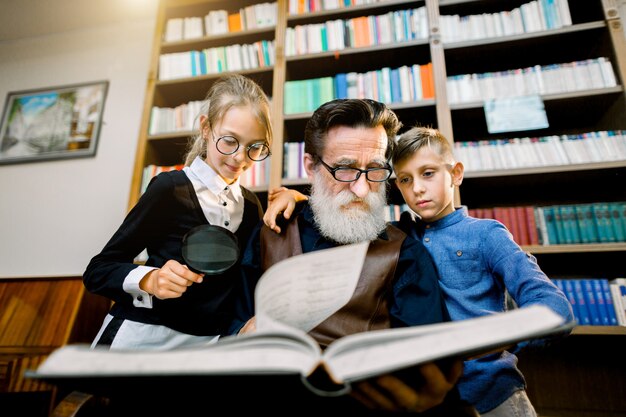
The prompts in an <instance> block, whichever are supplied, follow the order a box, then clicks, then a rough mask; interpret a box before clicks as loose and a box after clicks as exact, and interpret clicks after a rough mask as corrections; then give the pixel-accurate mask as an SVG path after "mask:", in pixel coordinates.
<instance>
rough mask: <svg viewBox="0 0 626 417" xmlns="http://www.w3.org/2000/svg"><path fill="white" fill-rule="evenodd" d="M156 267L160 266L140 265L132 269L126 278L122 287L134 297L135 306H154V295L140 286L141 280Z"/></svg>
mask: <svg viewBox="0 0 626 417" xmlns="http://www.w3.org/2000/svg"><path fill="white" fill-rule="evenodd" d="M154 269H158V268H154V267H151V266H144V265H139V266H138V267H137V268H135V269H133V270H132V271H130V273H129V274H128V275H127V276H126V278H125V279H124V284H122V288H123V289H124V291H126V292H127V293H129V294H130V295H131V297H133V305H134V306H135V307H141V308H152V295H151V294H148V293H147V292H146V291H144V290H142V289H141V288H139V281H141V279H142V278H143V277H145V276H146V274H148V273H149V272H150V271H152V270H154Z"/></svg>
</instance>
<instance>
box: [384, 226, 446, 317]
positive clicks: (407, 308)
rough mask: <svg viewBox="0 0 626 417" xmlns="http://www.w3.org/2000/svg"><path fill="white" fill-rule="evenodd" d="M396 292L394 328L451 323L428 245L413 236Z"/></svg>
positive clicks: (401, 259)
mask: <svg viewBox="0 0 626 417" xmlns="http://www.w3.org/2000/svg"><path fill="white" fill-rule="evenodd" d="M393 288H394V294H393V295H394V298H393V300H392V303H391V310H390V313H391V320H392V322H391V325H392V327H405V326H416V325H421V324H430V323H440V322H444V321H450V315H449V314H448V309H447V308H446V305H445V302H444V298H443V293H442V291H441V289H440V287H439V278H438V275H437V269H436V267H435V264H434V262H433V260H432V258H431V256H430V254H429V253H428V251H427V250H426V248H425V247H424V245H423V244H422V243H421V242H419V241H417V240H415V239H413V238H411V237H410V236H407V237H406V239H405V240H404V242H403V244H402V249H401V252H400V257H399V259H398V265H397V268H396V280H395V281H394V287H393Z"/></svg>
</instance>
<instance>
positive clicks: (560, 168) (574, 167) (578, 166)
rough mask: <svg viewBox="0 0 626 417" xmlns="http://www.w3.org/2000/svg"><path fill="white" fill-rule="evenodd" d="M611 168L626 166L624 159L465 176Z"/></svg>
mask: <svg viewBox="0 0 626 417" xmlns="http://www.w3.org/2000/svg"><path fill="white" fill-rule="evenodd" d="M611 168H626V161H609V162H593V163H587V164H568V165H555V166H545V167H533V168H511V169H506V170H492V171H466V172H465V178H485V177H494V176H509V175H530V174H550V173H560V172H568V171H573V172H579V171H587V170H598V169H600V170H602V169H611Z"/></svg>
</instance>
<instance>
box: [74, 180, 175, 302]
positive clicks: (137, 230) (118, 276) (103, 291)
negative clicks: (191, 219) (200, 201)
mask: <svg viewBox="0 0 626 417" xmlns="http://www.w3.org/2000/svg"><path fill="white" fill-rule="evenodd" d="M173 191H174V183H173V182H172V180H171V178H170V177H168V176H165V175H158V176H156V177H154V178H153V179H152V181H151V182H150V184H149V186H148V188H147V189H146V191H145V193H144V194H143V195H142V196H141V198H140V199H139V201H138V202H137V204H136V205H135V206H134V207H133V208H132V209H131V210H130V212H129V213H128V214H127V215H126V217H125V219H124V221H123V222H122V224H121V225H120V226H119V228H118V229H117V231H116V232H115V233H114V234H113V236H112V237H111V239H110V240H109V241H108V242H107V243H106V245H105V246H104V248H103V249H102V251H101V252H100V253H99V254H97V255H96V256H94V257H93V258H92V259H91V261H90V262H89V264H88V265H87V268H86V270H85V272H84V273H83V282H84V284H85V288H87V290H88V291H90V292H92V293H95V294H99V295H102V296H104V297H107V298H110V299H112V300H113V301H116V302H119V301H122V300H126V299H127V298H128V293H126V292H125V291H124V290H123V288H122V285H123V283H124V279H125V278H126V276H127V275H128V274H129V272H130V271H132V270H133V269H135V268H137V265H136V264H134V263H133V261H134V259H135V257H136V256H137V255H139V254H140V253H141V251H142V250H143V249H145V248H146V247H147V246H148V244H149V242H151V241H154V240H155V239H156V237H157V236H158V235H159V234H160V230H161V227H162V219H163V215H164V213H167V212H168V208H169V204H171V201H172V200H173V198H174V197H173ZM126 301H127V300H126Z"/></svg>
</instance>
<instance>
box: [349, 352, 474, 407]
mask: <svg viewBox="0 0 626 417" xmlns="http://www.w3.org/2000/svg"><path fill="white" fill-rule="evenodd" d="M417 369H418V370H419V372H420V374H421V377H422V379H423V380H424V381H425V382H424V384H423V385H421V386H420V387H419V388H418V389H415V388H413V387H411V386H409V385H408V384H407V383H405V382H404V381H402V380H401V379H400V378H398V377H396V376H394V375H383V376H380V377H377V378H374V379H371V380H367V381H363V382H360V383H358V384H356V385H355V386H354V387H353V390H352V393H351V395H352V396H353V397H354V398H356V399H358V400H359V401H361V402H362V403H363V404H365V405H366V406H367V407H369V408H372V409H382V410H387V411H410V412H415V413H421V412H423V411H426V410H428V409H430V408H432V407H435V406H437V405H439V404H441V403H442V402H443V400H444V398H445V397H446V394H448V392H449V391H450V390H451V389H452V388H453V387H454V384H456V382H457V381H458V379H459V377H460V376H461V374H462V373H463V362H462V361H460V360H458V361H455V362H454V364H453V366H452V367H451V369H450V372H449V373H448V375H445V374H444V373H443V372H442V371H441V369H439V367H438V366H437V365H435V364H434V363H427V364H424V365H421V366H420V367H419V368H417ZM416 379H417V378H416ZM407 382H409V381H407Z"/></svg>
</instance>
